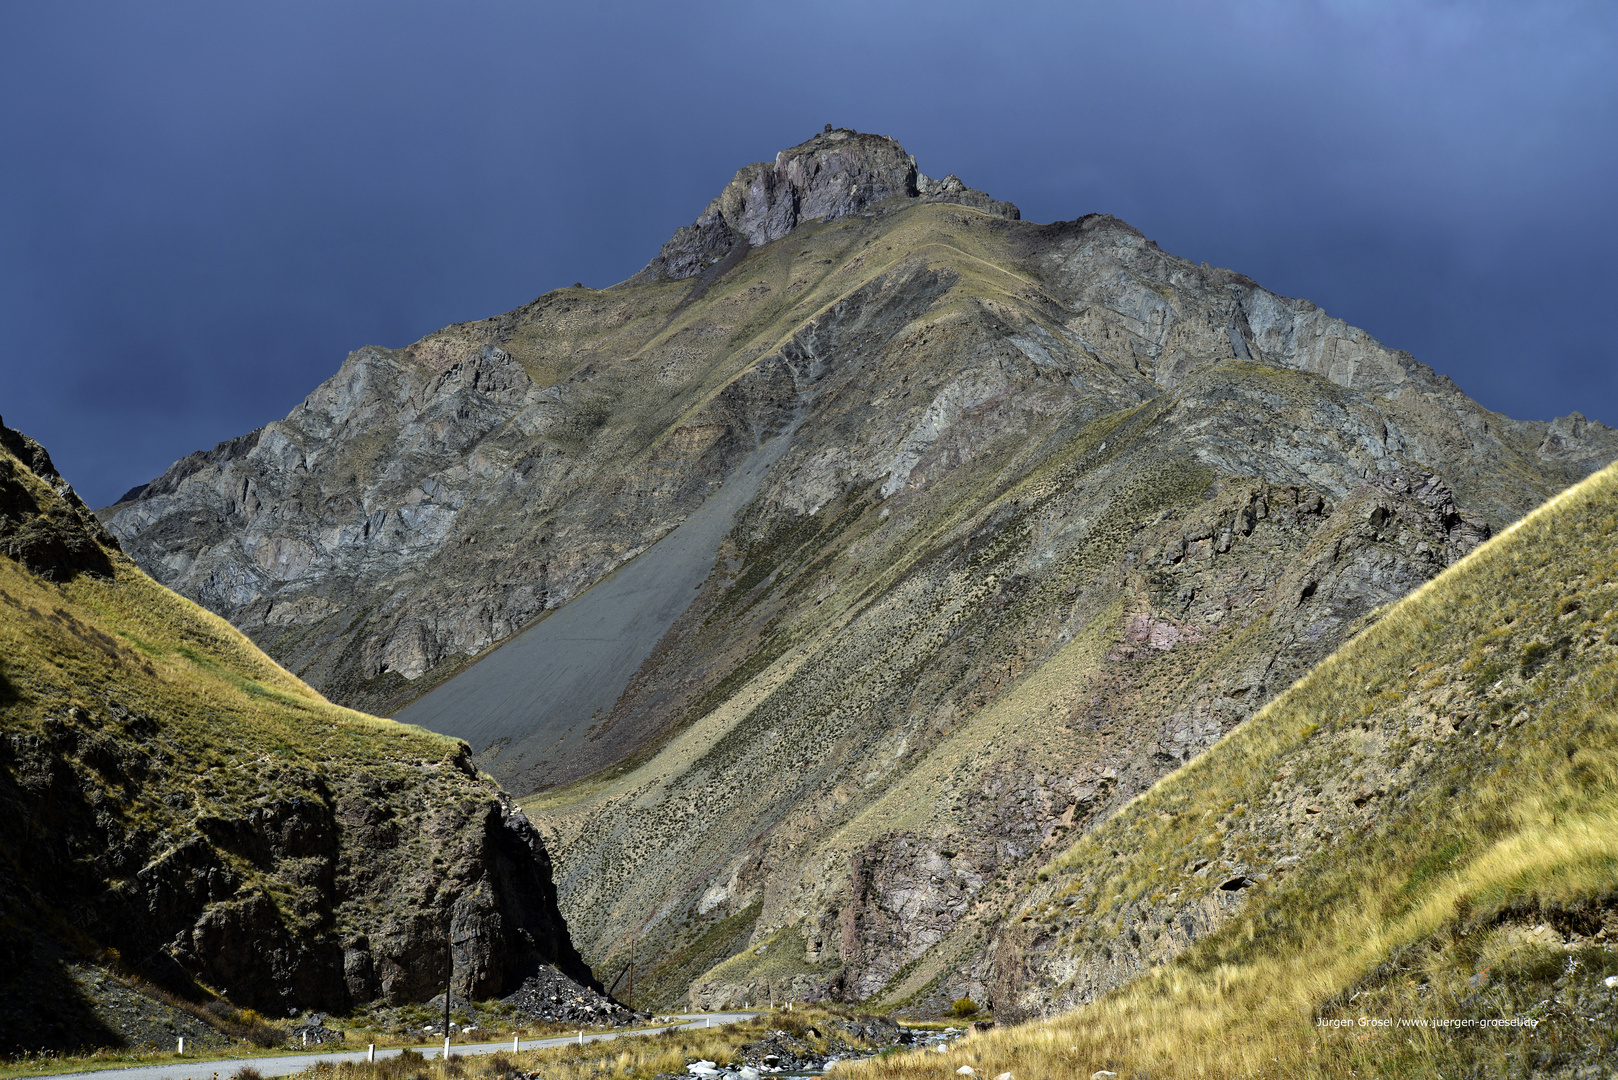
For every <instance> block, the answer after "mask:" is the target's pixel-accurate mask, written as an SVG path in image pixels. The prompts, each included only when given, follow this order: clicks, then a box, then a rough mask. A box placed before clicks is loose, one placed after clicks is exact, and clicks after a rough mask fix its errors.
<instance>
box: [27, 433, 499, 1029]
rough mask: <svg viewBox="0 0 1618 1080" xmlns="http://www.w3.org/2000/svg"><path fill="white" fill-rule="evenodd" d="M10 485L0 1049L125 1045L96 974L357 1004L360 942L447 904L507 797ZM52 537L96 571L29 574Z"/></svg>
mask: <svg viewBox="0 0 1618 1080" xmlns="http://www.w3.org/2000/svg"><path fill="white" fill-rule="evenodd" d="M7 434H14V433H7ZM0 469H3V473H0V481H3V482H4V494H5V505H4V507H3V512H0V541H4V544H5V551H6V555H8V556H11V557H0V1020H3V1021H4V1028H5V1035H4V1037H3V1038H0V1052H11V1051H15V1050H18V1049H37V1048H39V1047H42V1046H43V1047H56V1048H70V1047H89V1046H97V1045H109V1044H117V1043H118V1042H119V1041H120V1040H121V1039H122V1038H123V1036H122V1035H121V1034H120V1032H119V1030H118V1026H117V1021H116V1018H109V1017H108V1016H104V1015H100V1014H99V1013H98V1011H97V1009H98V1006H97V1005H96V1003H95V1001H94V1000H92V999H93V998H94V996H95V995H94V994H93V993H92V992H90V991H89V990H88V989H87V984H86V980H87V979H90V980H92V981H94V976H93V972H94V970H96V969H98V968H101V969H110V970H112V971H114V972H120V973H124V974H128V975H139V976H141V977H143V978H146V979H148V980H150V981H151V982H154V983H157V984H159V985H161V986H164V987H166V988H168V989H170V990H172V991H174V992H176V993H178V994H180V995H181V996H183V997H188V998H191V999H192V1000H194V1001H198V1002H203V1001H208V1000H211V999H212V997H213V996H214V995H215V994H217V993H223V994H228V996H229V997H230V999H231V1000H232V1001H233V1002H234V1003H235V1004H237V1005H252V1006H255V1007H258V1008H267V1007H272V1006H273V1007H277V1008H282V1009H284V1008H285V1007H286V1004H287V1002H288V1001H289V1000H292V1001H298V1002H300V1003H303V1002H310V1003H323V1004H324V1005H325V1007H327V1008H331V1007H334V1006H341V1005H342V1004H343V1003H344V1000H343V996H344V989H343V987H344V983H343V981H342V978H343V975H342V972H343V968H342V964H341V958H342V956H343V955H344V954H343V949H344V947H345V945H346V946H348V947H350V948H352V947H353V943H354V942H356V941H358V942H362V943H363V942H364V941H365V935H366V934H367V933H369V934H373V935H380V933H381V932H383V931H384V929H385V925H386V926H387V927H388V928H389V929H391V924H390V923H389V920H390V919H394V918H395V917H397V918H398V919H402V920H404V922H403V923H402V924H401V925H404V926H408V925H409V920H411V919H415V918H418V917H420V916H421V915H422V914H423V912H425V911H427V910H429V909H430V908H431V907H432V906H433V905H436V904H439V903H441V902H443V901H444V898H445V896H446V895H450V896H451V898H452V894H453V892H454V890H455V889H456V888H457V887H459V886H460V885H461V884H462V883H461V882H459V881H458V880H456V877H455V875H456V873H457V872H458V870H457V867H458V865H459V864H460V863H462V862H464V861H465V860H464V859H463V855H464V854H465V853H464V852H463V851H462V850H461V849H462V848H463V847H468V846H469V845H470V846H475V845H480V844H482V843H483V842H484V841H483V833H484V829H483V818H482V816H480V815H481V814H482V813H483V812H484V808H485V804H492V802H493V799H494V798H495V797H496V796H497V794H498V792H497V789H496V788H495V786H494V785H493V783H492V782H490V781H488V780H487V778H481V779H479V778H477V777H476V776H475V775H474V774H473V773H472V771H471V769H470V765H469V759H468V757H467V751H466V747H465V744H463V743H460V742H458V741H456V740H453V739H448V738H444V737H441V736H438V735H434V734H431V733H428V732H426V731H422V730H420V729H415V728H410V727H407V726H404V725H400V724H396V723H394V722H392V721H388V720H381V719H377V718H375V717H371V716H366V715H364V714H362V713H356V712H353V711H351V710H348V709H344V708H340V707H338V706H335V705H333V704H331V703H330V702H328V701H327V700H326V699H324V698H323V697H321V696H320V695H319V694H318V693H316V692H315V691H313V690H312V689H310V688H309V687H308V686H307V685H305V684H304V683H302V682H301V681H299V680H298V679H297V678H295V677H294V676H292V675H290V674H288V673H287V672H286V671H285V670H283V669H282V668H281V667H280V666H278V665H277V664H276V663H275V662H274V661H272V660H270V659H269V658H268V657H267V656H265V655H264V654H263V653H262V652H261V651H260V650H259V649H258V648H257V647H256V646H254V645H253V644H252V643H251V642H250V641H249V640H248V639H247V638H246V637H245V636H243V635H242V634H241V633H239V632H238V631H237V630H235V629H234V628H232V627H231V626H230V625H229V624H228V623H226V622H225V621H224V620H223V619H220V618H218V617H216V616H214V615H212V614H210V613H208V612H206V611H204V610H203V609H202V608H200V607H198V606H197V605H195V604H193V603H192V602H190V601H189V600H185V599H183V598H181V597H180V596H178V595H176V594H174V593H173V592H170V591H169V590H168V589H166V588H164V587H162V586H161V585H159V584H157V583H156V582H154V581H153V580H152V579H151V578H149V577H147V576H146V575H145V574H144V573H142V572H141V571H140V570H139V569H137V568H136V567H135V566H134V564H133V563H132V562H130V561H129V560H128V559H127V558H125V557H124V556H123V555H122V554H120V553H119V552H117V550H116V548H114V547H112V546H111V545H110V542H108V541H107V539H106V537H105V534H103V533H99V531H98V530H97V529H96V528H95V527H94V525H93V519H91V518H90V517H89V515H88V513H87V512H85V511H83V508H82V506H81V505H79V504H78V503H77V501H76V499H74V498H73V497H72V495H71V492H70V490H69V489H68V488H67V487H66V485H65V484H63V483H62V482H61V481H60V480H59V478H56V477H55V476H54V474H51V475H49V476H45V477H42V476H40V475H37V474H36V473H35V472H34V471H33V470H32V469H31V468H30V467H28V466H27V465H25V464H24V463H23V462H22V461H21V460H19V459H18V458H17V457H16V456H15V455H13V454H12V453H10V452H9V451H8V450H6V449H4V448H0ZM49 529H56V530H57V532H58V533H59V534H60V535H63V536H70V537H71V538H72V543H73V544H75V545H77V551H78V554H79V557H80V560H81V562H82V563H83V564H84V566H86V567H88V568H89V569H81V570H80V571H78V572H75V571H74V570H72V569H67V570H63V571H62V572H59V573H56V572H52V573H47V574H46V575H44V576H42V574H40V573H35V572H34V570H35V569H39V566H40V565H42V564H40V563H39V560H37V559H36V560H35V561H34V563H33V564H30V563H29V562H28V556H27V554H26V551H27V550H29V549H28V545H27V543H24V541H27V540H28V538H29V537H31V536H33V537H36V538H37V536H38V535H39V534H40V533H41V531H42V530H46V531H48V530H49ZM39 547H40V545H39V544H38V543H35V545H34V549H35V550H38V549H39ZM17 551H23V552H24V555H23V556H21V557H20V558H19V557H18V556H17V555H15V554H14V553H15V552H17ZM31 567H32V568H31ZM52 577H55V578H57V579H58V580H51V578H52ZM356 815H358V816H357V817H356ZM418 818H420V819H421V820H420V821H418V820H417V819H418ZM463 818H465V819H466V820H467V821H471V820H472V819H474V818H475V822H474V826H473V828H472V829H471V830H467V829H465V828H464V827H463V825H464V824H465V822H464V821H463V820H462V819H463ZM383 819H387V824H386V828H388V829H389V830H391V831H390V832H389V833H388V834H387V835H385V836H384V835H382V834H381V833H380V832H378V831H377V830H376V829H370V830H369V831H368V826H369V825H370V823H371V822H372V821H377V822H381V821H382V820H383ZM421 822H430V823H432V824H433V825H434V826H435V829H418V828H417V826H418V825H419V824H421ZM373 834H374V835H373ZM361 848H364V849H365V850H363V851H361V850H360V849H361ZM435 857H437V858H438V859H439V860H440V862H444V863H448V864H449V865H448V866H447V867H446V866H441V867H440V868H439V869H437V870H434V871H432V872H431V873H432V874H433V875H435V876H434V878H433V880H432V881H419V880H417V878H418V877H419V876H420V874H421V873H422V872H424V871H426V869H427V868H428V867H429V866H431V865H435V863H434V860H435ZM418 868H420V869H419V870H418ZM423 886H425V887H423ZM210 934H212V936H211V937H210V936H208V935H210ZM392 936H393V939H394V940H398V941H403V940H405V939H406V937H407V935H404V934H400V933H397V932H395V933H393V935H392ZM386 947H387V946H385V945H380V944H379V946H378V949H379V952H378V954H377V958H376V959H377V966H378V970H379V971H380V970H382V969H383V967H384V965H385V963H386V962H387V960H386V958H385V957H384V956H383V955H382V953H381V950H383V949H385V948H386ZM439 951H440V952H441V950H439ZM333 955H335V956H336V957H337V958H338V962H337V964H336V968H335V977H334V976H333V975H332V973H331V970H332V964H331V962H330V961H329V960H328V959H326V958H328V957H330V956H333ZM434 955H438V953H435V954H434ZM436 974H437V973H436V972H425V973H423V977H426V976H429V975H436ZM383 977H385V975H384V976H383ZM400 985H401V987H402V986H403V984H400ZM354 990H358V992H359V993H360V994H361V996H362V998H363V996H365V988H364V987H359V986H357V984H355V985H353V986H351V987H350V991H354ZM373 992H374V991H373ZM423 996H425V995H423ZM215 1015H217V1017H219V1018H221V1019H225V1018H229V1017H231V1016H232V1015H233V1011H232V1010H231V1009H229V1008H227V1007H225V1006H224V1005H223V1004H222V1003H221V1005H220V1006H219V1008H218V1009H217V1010H216V1011H215Z"/></svg>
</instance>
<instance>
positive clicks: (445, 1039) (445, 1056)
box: [444, 1035, 449, 1061]
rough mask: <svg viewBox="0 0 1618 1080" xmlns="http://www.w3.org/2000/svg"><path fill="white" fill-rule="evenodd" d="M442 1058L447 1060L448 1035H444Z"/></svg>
mask: <svg viewBox="0 0 1618 1080" xmlns="http://www.w3.org/2000/svg"><path fill="white" fill-rule="evenodd" d="M444 1060H445V1061H448V1060H449V1036H448V1035H445V1036H444Z"/></svg>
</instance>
